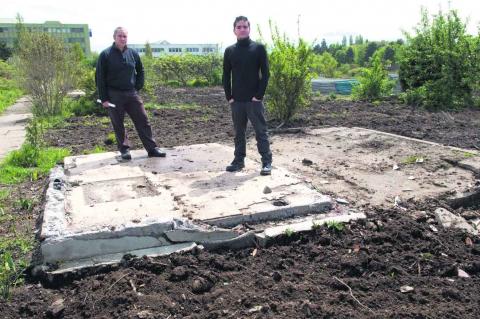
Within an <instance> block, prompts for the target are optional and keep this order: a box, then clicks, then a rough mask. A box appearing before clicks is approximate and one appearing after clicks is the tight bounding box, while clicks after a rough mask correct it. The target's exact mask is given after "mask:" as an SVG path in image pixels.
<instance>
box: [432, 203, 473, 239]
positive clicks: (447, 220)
mask: <svg viewBox="0 0 480 319" xmlns="http://www.w3.org/2000/svg"><path fill="white" fill-rule="evenodd" d="M435 219H436V220H437V223H439V224H440V225H442V226H443V227H444V228H459V229H463V230H465V231H466V232H468V233H470V234H472V235H477V233H478V231H477V230H476V229H475V228H473V226H472V225H470V224H469V223H468V222H467V221H466V220H465V218H463V217H461V216H457V215H455V214H453V213H451V212H449V211H448V210H446V209H445V208H442V207H439V208H437V209H435Z"/></svg>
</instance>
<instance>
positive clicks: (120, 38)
mask: <svg viewBox="0 0 480 319" xmlns="http://www.w3.org/2000/svg"><path fill="white" fill-rule="evenodd" d="M127 38H128V32H127V30H123V29H122V30H119V31H117V33H116V34H115V37H114V38H113V39H114V40H115V45H116V46H117V47H119V48H123V47H125V46H126V45H127Z"/></svg>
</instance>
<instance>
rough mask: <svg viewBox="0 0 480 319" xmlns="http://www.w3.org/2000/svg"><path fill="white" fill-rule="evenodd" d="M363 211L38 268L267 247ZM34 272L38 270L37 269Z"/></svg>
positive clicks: (58, 271)
mask: <svg viewBox="0 0 480 319" xmlns="http://www.w3.org/2000/svg"><path fill="white" fill-rule="evenodd" d="M365 218H366V215H365V214H364V213H350V214H349V215H341V216H329V217H323V218H320V217H318V216H309V217H307V218H305V219H304V220H303V221H301V222H297V223H290V224H284V225H280V226H275V227H270V228H266V229H265V230H264V231H262V232H260V233H256V232H255V231H249V232H246V233H244V234H241V235H240V236H237V237H235V238H230V239H223V240H215V241H204V242H203V244H200V243H196V242H183V243H175V244H172V245H165V246H160V247H150V248H144V249H136V250H130V251H127V252H118V253H113V254H106V255H99V256H92V257H89V258H83V259H78V260H71V261H63V262H57V263H56V265H55V268H56V269H55V270H53V271H49V270H48V266H45V265H40V266H37V268H39V269H40V272H42V271H44V272H45V273H47V274H52V275H58V274H64V273H69V272H75V271H78V270H80V269H84V268H95V267H101V266H105V265H114V264H118V263H120V262H121V260H122V259H123V257H124V256H125V255H132V256H135V257H136V258H142V257H143V256H148V257H158V256H165V255H170V254H173V253H180V252H186V251H190V250H192V249H194V248H195V247H198V248H199V249H205V250H208V251H216V250H221V249H229V250H239V249H244V248H249V247H266V246H267V245H269V244H271V243H274V241H275V240H276V239H277V238H278V237H280V236H284V235H286V234H287V232H291V233H305V232H311V231H313V230H314V229H315V228H316V227H319V226H322V225H325V224H327V223H329V222H337V223H348V222H351V221H354V220H358V219H365ZM37 272H39V271H38V270H37Z"/></svg>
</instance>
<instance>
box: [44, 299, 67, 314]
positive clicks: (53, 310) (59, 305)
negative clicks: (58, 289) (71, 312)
mask: <svg viewBox="0 0 480 319" xmlns="http://www.w3.org/2000/svg"><path fill="white" fill-rule="evenodd" d="M63 303H64V300H63V299H57V300H55V301H54V302H53V303H52V304H51V305H50V307H48V310H47V315H48V316H50V317H52V318H60V317H61V316H62V314H63V311H64V310H65V305H64V304H63Z"/></svg>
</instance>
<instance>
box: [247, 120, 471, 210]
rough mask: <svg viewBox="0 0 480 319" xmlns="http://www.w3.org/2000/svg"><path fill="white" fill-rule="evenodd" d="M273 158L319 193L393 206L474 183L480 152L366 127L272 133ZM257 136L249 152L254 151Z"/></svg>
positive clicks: (254, 152)
mask: <svg viewBox="0 0 480 319" xmlns="http://www.w3.org/2000/svg"><path fill="white" fill-rule="evenodd" d="M271 142H272V152H273V154H274V163H275V164H276V165H279V166H282V167H284V168H285V169H288V170H289V171H290V172H293V173H295V174H297V175H299V176H303V177H304V178H305V179H306V180H307V181H308V182H310V183H312V185H314V186H315V187H316V188H317V189H318V190H319V191H320V192H323V193H333V194H336V196H337V197H339V198H344V199H346V200H347V201H348V202H349V203H350V204H351V205H355V206H357V207H362V206H364V205H375V206H385V207H392V206H394V203H395V198H397V197H398V198H400V199H402V200H408V199H413V200H424V199H425V198H429V197H437V196H440V195H443V194H446V193H451V192H452V191H453V192H456V191H461V190H462V189H469V188H471V187H472V186H473V185H475V176H474V173H472V171H469V170H468V169H464V168H462V167H459V166H454V165H451V164H449V162H448V161H446V159H452V160H454V161H458V162H460V163H462V164H465V165H469V166H471V167H477V168H478V167H479V165H480V164H479V163H480V161H479V153H478V152H476V151H473V150H462V149H459V148H454V147H448V146H443V145H440V144H437V143H432V142H427V141H422V140H417V139H412V138H407V137H403V136H399V135H394V134H389V133H384V132H379V131H374V130H368V129H363V128H346V127H329V128H318V129H305V130H304V132H302V133H300V134H278V135H275V136H273V137H272V139H271ZM255 144H256V143H255V140H254V139H250V140H249V143H248V154H256V145H255Z"/></svg>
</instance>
